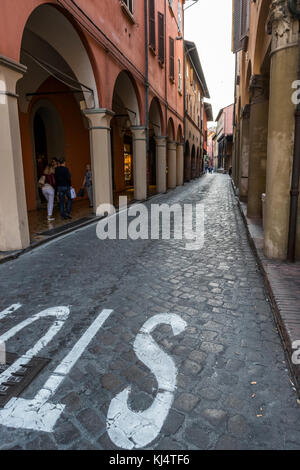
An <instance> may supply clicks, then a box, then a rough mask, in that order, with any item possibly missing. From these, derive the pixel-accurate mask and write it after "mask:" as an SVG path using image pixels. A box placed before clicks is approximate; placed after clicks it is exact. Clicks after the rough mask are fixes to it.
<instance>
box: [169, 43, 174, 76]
mask: <svg viewBox="0 0 300 470" xmlns="http://www.w3.org/2000/svg"><path fill="white" fill-rule="evenodd" d="M169 54H170V78H171V79H172V80H174V39H172V38H169Z"/></svg>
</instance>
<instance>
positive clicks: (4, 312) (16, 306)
mask: <svg viewBox="0 0 300 470" xmlns="http://www.w3.org/2000/svg"><path fill="white" fill-rule="evenodd" d="M21 307H22V304H13V305H11V306H10V307H8V308H6V309H5V310H2V312H0V320H2V318H5V317H7V315H10V314H11V313H14V312H15V311H16V310H18V309H19V308H21Z"/></svg>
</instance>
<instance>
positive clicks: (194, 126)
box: [184, 41, 212, 182]
mask: <svg viewBox="0 0 300 470" xmlns="http://www.w3.org/2000/svg"><path fill="white" fill-rule="evenodd" d="M184 45H185V52H184V54H185V119H184V126H185V151H184V181H186V182H187V181H190V180H191V179H194V178H197V177H199V176H200V174H201V173H202V171H203V153H204V148H205V147H206V139H207V134H206V130H207V110H206V109H205V104H204V98H210V96H209V91H208V88H207V84H206V81H205V77H204V74H203V70H202V66H201V63H200V59H199V56H198V52H197V48H196V45H195V43H194V42H191V41H184ZM210 109H211V108H210ZM208 120H212V116H211V114H209V119H208Z"/></svg>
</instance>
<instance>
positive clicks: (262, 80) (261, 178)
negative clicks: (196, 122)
mask: <svg viewBox="0 0 300 470" xmlns="http://www.w3.org/2000/svg"><path fill="white" fill-rule="evenodd" d="M268 82H269V79H268V78H267V77H265V76H263V75H253V76H252V77H251V80H250V87H249V88H250V96H251V99H250V101H251V104H250V108H251V110H250V122H249V137H250V148H249V175H248V206H247V215H248V217H262V203H261V195H262V193H265V191H266V167H267V148H268V114H269V83H268Z"/></svg>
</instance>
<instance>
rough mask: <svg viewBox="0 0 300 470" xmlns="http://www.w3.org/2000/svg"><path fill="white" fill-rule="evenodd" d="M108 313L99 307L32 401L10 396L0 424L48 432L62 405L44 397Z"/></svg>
mask: <svg viewBox="0 0 300 470" xmlns="http://www.w3.org/2000/svg"><path fill="white" fill-rule="evenodd" d="M57 308H62V307H57ZM64 308H66V307H64ZM49 310H52V309H49ZM112 312H113V310H103V311H102V312H101V313H100V314H99V315H98V317H97V318H96V320H95V321H94V322H93V323H92V325H91V326H90V327H89V328H88V329H87V331H86V332H85V333H84V334H83V335H82V337H81V338H80V339H79V340H78V341H77V343H76V344H75V346H74V347H73V349H72V350H71V351H70V352H69V353H68V354H67V356H66V357H65V358H64V359H63V361H62V362H61V363H60V364H59V366H58V367H57V368H56V369H55V370H54V372H53V374H52V375H51V376H50V377H49V379H48V380H47V381H46V383H45V384H44V386H43V387H42V388H41V389H40V390H39V392H38V393H37V394H36V396H35V397H34V398H33V399H32V400H25V399H23V398H12V399H11V400H10V401H9V402H8V403H7V404H6V405H5V407H4V408H3V409H1V410H0V424H2V425H4V426H8V427H13V428H23V429H33V430H35V431H44V432H52V431H53V428H54V426H55V424H56V422H57V420H58V419H59V417H60V415H61V414H62V412H63V410H64V408H65V405H62V404H60V403H57V404H53V403H48V400H49V399H50V398H51V397H52V396H53V395H54V393H55V392H56V390H57V388H58V387H59V385H60V384H61V382H62V381H63V380H64V379H65V377H66V374H68V373H69V372H70V370H71V369H72V367H73V366H74V364H75V363H76V361H77V360H78V359H79V358H80V356H81V355H82V353H83V352H84V350H85V349H86V348H87V346H88V345H89V343H90V342H91V341H92V339H93V338H94V336H95V335H96V334H97V332H98V331H99V329H100V328H101V327H102V325H103V323H104V322H105V321H106V320H107V318H108V317H109V316H110V315H111V313H112ZM42 313H43V312H42ZM40 315H41V314H40ZM33 321H34V320H33ZM23 323H24V322H23ZM23 327H24V326H23ZM19 330H20V328H19V329H18V328H17V331H19ZM49 331H50V330H49ZM49 331H48V333H49ZM48 333H47V334H48ZM45 336H46V335H45ZM0 339H1V338H0ZM41 341H42V340H40V341H39V343H40V342H41ZM30 351H31V350H30ZM23 363H24V362H23Z"/></svg>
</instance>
